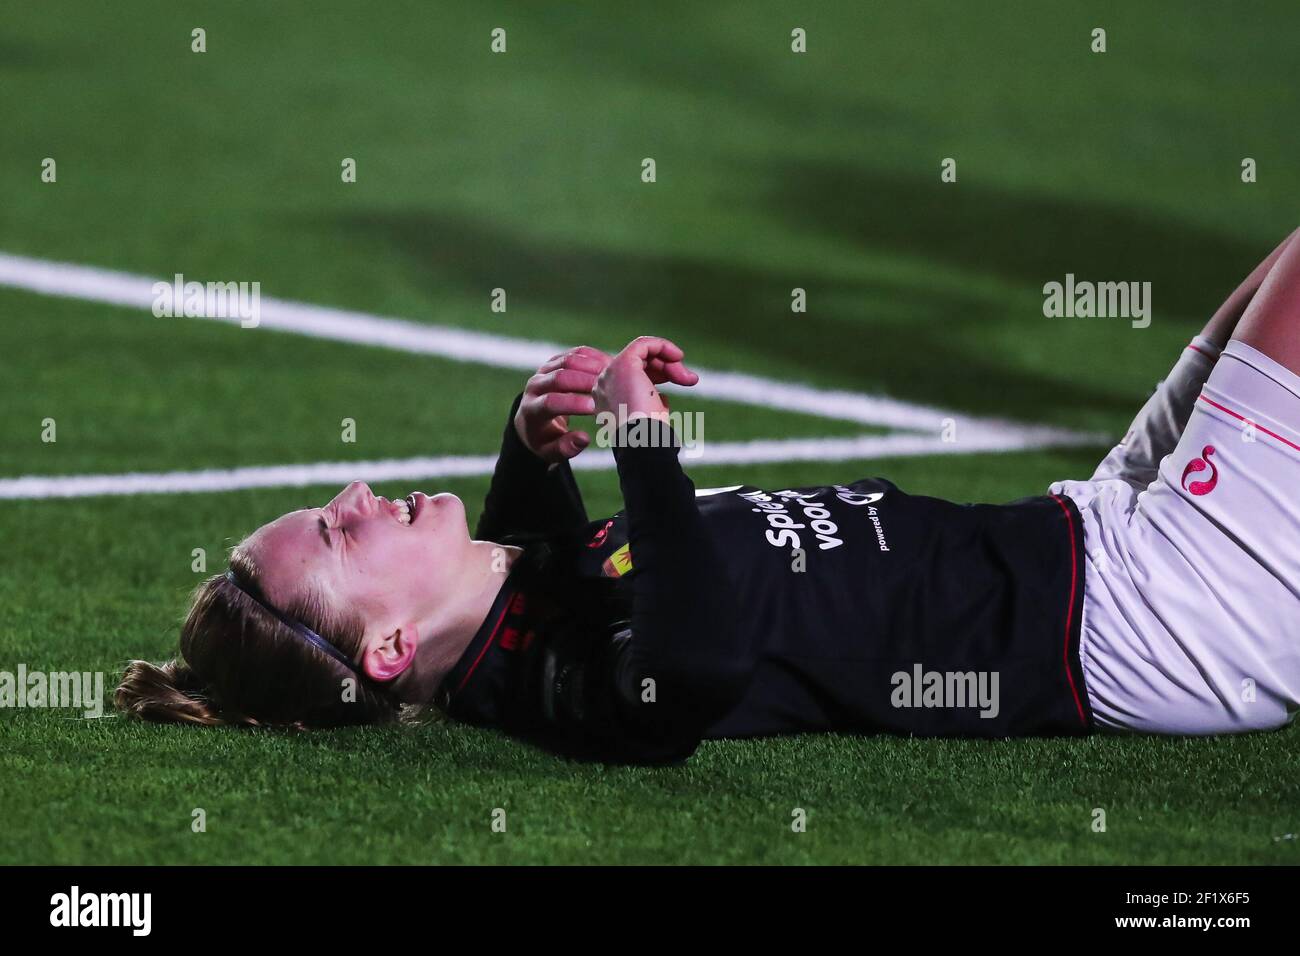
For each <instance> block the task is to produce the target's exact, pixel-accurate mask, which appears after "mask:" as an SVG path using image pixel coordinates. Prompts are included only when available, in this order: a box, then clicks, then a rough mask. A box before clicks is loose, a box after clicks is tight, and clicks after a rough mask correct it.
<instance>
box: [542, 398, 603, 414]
mask: <svg viewBox="0 0 1300 956" xmlns="http://www.w3.org/2000/svg"><path fill="white" fill-rule="evenodd" d="M538 401H539V403H540V405H541V407H542V408H543V409H545V410H546V412H547V413H548V414H551V415H593V414H595V412H596V400H595V399H594V398H592V397H591V396H590V395H582V394H578V393H576V392H547V393H546V394H545V395H542V396H541V397H540V398H539V399H538Z"/></svg>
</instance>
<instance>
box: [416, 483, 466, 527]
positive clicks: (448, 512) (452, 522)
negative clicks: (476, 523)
mask: <svg viewBox="0 0 1300 956" xmlns="http://www.w3.org/2000/svg"><path fill="white" fill-rule="evenodd" d="M421 504H422V505H423V508H422V509H421V510H420V511H419V513H418V515H417V517H416V524H417V526H418V525H419V524H420V523H425V524H426V527H427V528H428V529H429V532H430V533H431V534H435V535H438V536H439V537H442V536H444V535H452V536H459V535H461V534H464V535H466V536H468V535H469V528H468V522H467V519H466V515H465V503H464V502H463V501H461V500H460V499H459V498H458V497H456V496H455V495H453V494H451V493H450V492H446V491H444V492H440V493H439V494H436V495H434V496H433V497H431V498H426V499H425V500H424V501H423V502H421Z"/></svg>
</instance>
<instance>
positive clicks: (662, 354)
mask: <svg viewBox="0 0 1300 956" xmlns="http://www.w3.org/2000/svg"><path fill="white" fill-rule="evenodd" d="M685 358H686V353H685V352H683V351H682V350H681V348H679V347H678V346H677V345H676V344H675V343H673V342H670V341H669V340H668V339H664V338H659V337H658V336H654V335H643V336H641V337H640V338H636V339H633V340H632V341H631V342H629V343H628V345H627V347H626V348H625V349H623V351H621V352H619V353H618V355H616V356H614V358H612V359H611V360H610V361H609V363H608V364H607V365H606V366H605V369H604V370H603V371H602V372H601V373H600V375H599V377H598V378H597V380H596V385H595V389H594V390H593V392H592V395H593V397H594V398H595V408H596V412H597V413H603V412H608V413H612V414H615V415H618V416H620V417H624V416H625V417H626V418H629V419H630V418H633V417H636V416H638V415H650V416H652V417H654V418H665V417H666V416H667V414H668V403H667V402H666V401H664V398H663V396H662V395H660V394H659V389H657V388H656V387H655V386H656V385H662V384H663V383H665V382H672V383H673V384H674V385H686V386H690V385H694V384H695V383H696V382H698V381H699V380H700V377H699V376H698V375H696V374H695V373H694V372H692V371H691V370H690V369H688V368H687V367H686V365H685V363H684V361H683V360H684V359H685Z"/></svg>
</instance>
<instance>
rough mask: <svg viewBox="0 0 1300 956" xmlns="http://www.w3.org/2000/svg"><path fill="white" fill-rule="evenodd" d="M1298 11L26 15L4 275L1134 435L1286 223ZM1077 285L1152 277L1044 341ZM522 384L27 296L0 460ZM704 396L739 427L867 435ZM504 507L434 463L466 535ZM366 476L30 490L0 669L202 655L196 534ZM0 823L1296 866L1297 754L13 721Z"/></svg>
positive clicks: (219, 460)
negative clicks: (40, 273)
mask: <svg viewBox="0 0 1300 956" xmlns="http://www.w3.org/2000/svg"><path fill="white" fill-rule="evenodd" d="M548 6H549V7H550V8H551V9H549V10H548V9H546V7H548ZM128 9H129V12H127V10H128ZM498 26H500V27H505V28H506V29H507V31H508V52H507V53H506V54H504V55H494V54H492V53H491V52H490V50H489V32H490V30H491V29H492V28H494V27H498ZM1098 26H1100V27H1104V28H1105V29H1106V30H1107V35H1108V51H1107V52H1106V53H1104V54H1094V53H1092V52H1090V49H1089V44H1090V32H1091V30H1092V29H1093V28H1094V27H1098ZM195 27H202V28H204V29H205V30H206V31H207V52H206V53H202V54H197V53H192V52H191V50H190V35H191V34H190V31H191V30H192V29H193V28H195ZM795 27H802V28H804V29H806V30H807V35H808V53H806V54H803V55H797V54H794V53H792V52H791V50H790V31H791V29H793V28H795ZM1298 27H1300V11H1298V10H1297V9H1296V8H1295V5H1294V4H1293V3H1289V2H1276V3H1257V4H1252V5H1251V6H1250V8H1249V11H1248V12H1246V11H1234V10H1232V9H1230V8H1228V7H1227V6H1225V5H1223V4H1219V3H1210V2H1195V3H1191V2H1187V3H1178V4H1174V3H1167V4H1155V3H1149V2H1139V3H1134V2H1125V3H1119V2H1114V3H1099V4H1088V5H1084V4H1077V3H1023V4H1016V3H1002V2H1000V3H996V4H995V3H982V4H975V3H957V2H947V3H930V2H917V0H898V2H894V0H891V2H876V3H871V4H860V3H848V2H845V3H834V4H831V3H826V4H814V5H811V6H810V7H809V8H808V9H806V10H804V9H798V10H796V9H795V8H793V7H791V5H789V4H778V3H719V4H711V5H708V7H707V9H706V8H705V7H704V5H700V4H686V3H681V4H678V3H660V4H652V5H638V6H635V7H634V6H632V5H622V4H620V5H605V6H597V5H591V6H590V8H588V7H587V6H586V5H582V6H580V5H576V4H563V5H561V4H554V5H542V4H536V3H533V4H524V3H512V4H494V5H486V6H485V5H482V4H474V3H468V2H467V3H454V4H427V3H414V2H402V3H385V4H382V5H366V4H342V3H325V4H321V3H314V4H306V3H276V4H255V3H225V4H221V5H211V4H203V3H189V2H167V3H162V2H148V3H143V2H141V3H133V4H131V5H130V6H129V8H117V7H113V6H112V5H104V4H98V3H92V2H89V0H84V2H75V3H72V2H62V0H54V2H50V3H46V4H30V5H19V6H15V7H13V8H12V9H10V10H8V11H7V12H6V15H5V18H4V23H3V25H2V26H0V197H3V198H0V253H10V254H18V255H24V256H31V257H39V258H43V259H51V260H58V261H66V262H73V263H80V264H87V265H94V266H99V267H103V268H107V269H114V270H121V271H126V272H132V273H137V274H142V275H157V276H171V275H173V274H174V273H177V272H180V273H184V274H186V275H187V277H192V278H199V279H203V280H206V279H214V278H215V279H230V280H235V281H239V280H246V281H254V280H256V281H259V282H261V284H262V291H263V294H264V295H267V296H276V297H279V298H284V299H291V300H301V301H307V302H312V303H317V304H321V305H328V306H336V307H342V308H348V309H356V310H359V311H365V312H372V313H377V314H380V315H385V316H394V317H400V318H405V319H408V320H414V321H424V322H431V323H436V324H439V325H452V326H460V327H465V328H471V329H478V330H483V331H489V332H496V333H501V334H504V335H510V336H516V337H520V338H526V339H546V340H552V341H561V342H571V343H574V344H577V343H579V342H586V343H589V344H593V345H598V346H602V347H606V348H615V347H618V346H620V345H621V344H622V343H623V342H624V341H626V340H627V339H628V338H630V337H632V336H634V335H637V334H641V333H643V332H656V333H660V334H665V335H669V336H672V337H674V338H675V339H676V340H677V341H678V342H680V343H681V344H682V345H683V346H684V347H685V348H686V349H687V352H688V355H689V357H690V358H691V359H692V360H694V361H696V362H698V363H699V364H701V365H704V366H707V367H710V368H717V369H734V370H740V371H746V372H750V373H754V374H759V375H764V376H769V377H772V378H777V379H782V380H788V381H791V382H799V383H805V384H811V385H817V386H822V387H827V388H843V389H850V390H855V391H861V392H869V393H878V394H885V395H890V396H893V397H896V398H900V399H905V400H908V401H913V402H920V403H925V404H931V405H942V406H951V407H954V408H958V409H962V410H965V411H968V412H971V413H978V414H983V415H992V416H1003V417H1007V418H1013V419H1022V420H1025V421H1028V422H1032V423H1050V424H1055V425H1061V426H1067V427H1070V428H1075V429H1079V430H1086V431H1101V432H1105V433H1107V434H1111V435H1116V436H1118V435H1119V434H1120V433H1122V430H1123V428H1124V427H1125V426H1126V424H1127V422H1128V420H1129V418H1130V417H1131V416H1132V414H1133V412H1134V411H1135V410H1136V409H1137V407H1138V406H1139V405H1140V404H1141V402H1142V401H1143V400H1144V398H1145V396H1146V395H1147V394H1148V392H1149V390H1150V388H1151V387H1152V386H1153V385H1154V383H1155V382H1156V380H1157V379H1158V378H1159V377H1160V376H1161V375H1162V374H1163V373H1164V371H1165V370H1166V369H1167V368H1168V366H1169V365H1171V364H1172V362H1173V361H1174V359H1175V358H1176V356H1177V354H1178V352H1179V349H1180V347H1181V346H1182V345H1183V344H1184V342H1185V341H1186V339H1187V338H1188V337H1189V336H1190V335H1191V334H1192V333H1194V332H1195V331H1197V330H1198V329H1199V327H1200V324H1201V323H1202V322H1203V321H1204V319H1205V318H1206V317H1207V316H1208V315H1209V314H1210V313H1211V312H1212V311H1213V309H1214V308H1215V307H1216V306H1217V305H1218V304H1219V302H1220V301H1221V300H1222V298H1223V297H1224V295H1226V293H1227V292H1228V291H1230V290H1231V288H1232V287H1233V286H1234V285H1235V284H1236V282H1237V281H1238V280H1239V279H1240V278H1241V277H1242V276H1244V275H1245V274H1246V272H1247V271H1249V269H1250V268H1251V267H1252V266H1253V265H1254V264H1255V262H1256V261H1258V260H1259V259H1260V258H1262V257H1263V256H1264V255H1265V254H1266V253H1267V251H1268V250H1269V249H1271V248H1272V246H1273V245H1274V244H1275V243H1276V242H1277V241H1278V240H1279V239H1280V238H1281V237H1282V236H1283V235H1284V234H1285V233H1286V232H1288V231H1289V230H1291V229H1292V228H1294V227H1295V225H1296V218H1297V206H1296V202H1295V199H1296V196H1297V195H1300V163H1298V162H1297V157H1300V127H1298V126H1297V125H1296V123H1295V121H1294V120H1295V117H1296V116H1297V115H1298V109H1300V87H1297V85H1296V84H1295V83H1294V77H1295V74H1294V61H1295V42H1294V36H1295V33H1296V30H1297V28H1298ZM45 157H51V158H54V159H55V160H56V162H57V174H58V178H57V182H56V183H42V182H41V179H40V172H41V162H42V160H43V159H44V158H45ZM344 157H353V158H355V159H356V160H357V169H358V178H357V182H356V183H354V184H344V183H342V182H341V181H340V163H341V161H342V159H343V158H344ZM644 157H653V158H654V159H655V161H656V164H657V182H655V183H653V184H645V183H642V182H641V180H640V170H641V161H642V159H643V158H644ZM945 157H952V158H955V159H956V160H957V169H958V180H957V182H956V183H951V184H944V183H941V182H940V176H939V173H940V162H941V160H943V159H944V158H945ZM1245 157H1250V158H1253V159H1254V160H1255V161H1256V162H1257V164H1258V170H1259V179H1258V182H1256V183H1251V184H1246V183H1243V182H1242V181H1241V176H1240V169H1241V162H1242V160H1243V158H1245ZM1067 272H1072V273H1075V274H1076V275H1078V276H1080V277H1081V278H1093V279H1099V280H1100V279H1111V280H1138V281H1150V282H1152V284H1153V302H1154V321H1153V322H1152V324H1151V326H1150V328H1147V329H1134V328H1131V327H1130V325H1129V323H1128V322H1127V321H1123V320H1113V319H1112V320H1103V319H1091V320H1089V319H1074V320H1069V319H1046V318H1044V317H1043V315H1042V310H1041V306H1042V295H1041V288H1042V285H1043V283H1044V282H1047V281H1051V280H1053V279H1057V280H1059V279H1061V278H1062V277H1063V276H1064V275H1065V274H1066V273H1067ZM796 286H797V287H802V288H805V289H807V290H808V301H809V310H808V312H807V314H802V315H792V314H791V312H790V290H791V289H792V288H793V287H796ZM496 287H502V288H505V289H507V290H508V293H509V310H508V311H507V312H506V313H504V314H500V313H494V312H492V311H490V309H489V308H488V303H489V292H490V290H491V289H493V288H496ZM522 378H523V376H522V375H518V374H514V373H511V372H508V371H503V370H500V369H490V368H486V367H482V366H477V365H473V364H458V363H455V362H451V361H448V360H444V359H437V358H427V357H421V356H418V355H409V354H404V353H400V352H395V351H387V350H380V349H376V348H368V347H358V346H352V345H347V344H343V343H338V342H329V341H321V340H315V339H308V338H301V337H296V336H290V335H284V334H276V333H273V332H267V331H265V330H263V331H259V332H256V333H245V332H242V331H240V330H237V329H233V328H230V327H228V326H224V325H217V324H215V323H204V322H196V321H193V320H187V319H179V318H177V319H165V318H154V317H153V316H151V315H150V314H149V313H147V312H143V311H139V310H133V309H127V308H118V307H112V306H108V305H102V304H95V303H91V302H85V301H78V300H72V299H57V298H51V297H45V296H40V295H36V294H33V293H30V292H23V291H17V290H14V289H5V288H0V396H2V397H3V404H2V406H0V407H2V408H3V412H4V414H3V415H0V479H4V478H15V477H18V476H24V475H65V476H66V475H79V474H105V473H118V472H130V471H172V470H190V469H199V468H226V467H236V466H253V465H275V464H293V463H308V462H320V461H337V460H345V459H356V460H369V459H384V458H403V457H412V456H416V455H450V454H488V453H491V452H493V451H495V448H496V443H497V440H498V437H499V434H500V429H501V426H502V424H503V419H504V415H505V412H506V410H507V408H508V406H509V402H510V400H511V398H512V397H513V395H514V393H515V391H516V390H517V389H518V388H519V387H520V384H521V382H522ZM683 404H684V405H685V406H686V407H689V408H691V409H705V410H707V412H708V422H709V435H708V437H709V438H710V439H713V440H717V441H732V440H738V439H744V438H779V437H791V436H810V437H811V436H827V435H841V436H843V435H852V434H859V433H861V432H863V431H864V430H865V429H859V428H856V427H855V426H853V425H851V424H846V423H844V422H836V421H828V420H823V419H820V418H816V417H812V416H804V415H795V414H788V413H784V412H776V411H767V410H763V409H759V408H754V407H750V406H745V405H739V404H733V403H728V402H720V401H713V402H702V401H701V402H693V403H691V402H687V401H686V400H683ZM675 407H677V406H675ZM344 417H351V418H353V419H355V420H356V422H357V430H358V441H357V442H356V443H355V444H343V443H341V442H340V437H339V436H340V428H339V423H340V420H341V419H342V418H344ZM46 418H53V419H55V421H56V422H57V428H58V431H57V437H58V440H57V442H55V443H46V442H42V441H41V429H42V425H41V422H42V420H43V419H46ZM1103 452H1104V448H1101V447H1097V448H1071V449H1057V450H1050V449H1049V450H1041V451H1028V452H1016V453H1010V454H996V455H994V454H979V455H969V456H955V457H953V456H947V457H943V458H902V459H897V460H881V461H861V462H851V463H836V464H834V465H827V464H824V463H823V464H819V463H816V462H812V463H786V464H772V465H764V466H760V467H750V468H745V469H736V468H716V467H715V468H701V469H697V470H696V471H695V472H694V476H695V477H696V480H697V484H700V485H717V484H726V483H734V482H735V481H740V480H743V481H747V482H751V483H755V484H766V485H777V486H781V487H788V486H791V485H797V484H810V483H817V482H822V481H825V480H828V479H837V480H838V479H842V478H849V479H852V478H856V477H860V476H862V475H867V474H880V475H884V476H886V477H889V478H891V479H892V480H894V481H896V482H897V483H898V484H900V485H901V486H902V487H904V488H906V489H908V490H910V491H915V492H920V493H928V494H936V495H940V496H947V497H953V498H956V499H959V500H991V501H1000V500H1008V499H1011V498H1015V497H1019V496H1022V495H1027V494H1034V493H1041V492H1042V491H1043V490H1044V489H1045V487H1046V486H1047V484H1048V483H1049V482H1051V481H1053V480H1055V479H1058V478H1063V477H1084V476H1085V475H1086V474H1087V473H1088V472H1090V471H1091V469H1092V467H1093V465H1094V463H1095V461H1096V460H1097V459H1098V458H1099V457H1100V455H1101V454H1102V453H1103ZM581 481H582V483H583V486H584V490H585V491H586V493H587V497H588V506H589V510H590V511H591V513H592V514H593V515H596V514H601V513H607V512H609V511H612V510H614V509H616V508H617V507H618V506H619V502H618V497H617V484H616V482H615V478H614V476H613V475H612V474H610V473H608V472H601V473H593V474H585V475H583V476H582V477H581ZM486 484H487V481H486V478H472V479H471V478H466V479H457V480H455V481H450V482H446V483H445V487H446V488H447V490H451V491H454V492H456V493H457V494H459V495H461V496H462V497H463V498H464V499H465V500H466V502H467V504H468V505H469V507H470V512H471V517H472V516H473V514H474V513H476V511H477V508H478V505H479V502H480V501H481V496H482V493H483V491H484V490H485V488H486ZM336 490H337V489H336V488H327V487H319V488H308V489H303V488H272V489H266V490H256V491H251V490H250V491H232V492H222V493H205V494H173V495H145V496H135V497H86V498H70V499H66V500H57V501H51V500H8V501H0V670H8V671H13V670H15V669H16V668H17V666H18V664H20V663H23V664H25V665H26V666H27V667H28V668H29V669H31V670H74V669H75V670H79V671H84V670H90V671H95V670H98V671H105V672H110V673H112V672H115V671H120V668H121V664H122V662H123V661H124V660H126V659H127V658H129V657H136V656H143V657H149V658H151V659H155V660H160V659H163V658H164V657H168V656H170V655H171V654H172V653H173V651H174V648H175V643H176V634H177V625H178V621H179V618H180V616H181V615H182V613H183V611H184V607H185V602H186V597H187V594H188V592H189V590H190V589H191V588H192V587H193V586H194V584H195V583H196V579H197V578H198V575H196V574H195V573H194V572H193V571H191V567H190V564H191V552H192V550H193V549H194V548H204V549H206V551H207V553H208V554H209V556H210V557H212V559H213V561H214V564H219V563H220V562H221V560H222V558H221V557H220V556H221V555H222V553H223V551H224V549H226V548H228V547H230V546H231V545H233V544H234V543H235V542H236V541H238V540H239V539H240V538H241V537H242V536H243V535H244V534H246V533H248V532H249V531H251V530H252V529H254V528H255V527H257V526H258V525H259V524H261V523H263V522H265V521H267V520H269V519H271V518H273V517H275V516H276V515H278V514H280V513H282V512H283V511H285V510H288V509H290V508H294V507H300V506H303V505H306V504H316V503H321V502H322V501H323V500H325V499H326V498H328V497H329V496H331V495H332V494H334V492H335V491H336ZM376 490H377V491H378V492H379V493H381V494H394V493H396V494H404V493H405V492H406V491H407V490H409V487H407V486H405V485H402V486H397V485H394V486H379V487H377V489H376ZM431 490H432V489H431ZM109 690H110V688H108V687H106V692H108V691H109ZM497 807H501V808H504V809H506V811H507V813H508V821H509V825H508V831H507V832H506V833H504V834H501V833H493V832H492V830H491V829H490V822H491V813H492V811H493V809H494V808H497ZM795 807H801V808H804V809H805V810H806V811H807V814H808V830H807V832H806V833H802V834H797V833H793V832H791V828H790V821H791V812H792V810H793V809H794V808H795ZM195 808H203V809H204V810H205V811H206V813H207V832H206V833H202V834H196V833H193V832H191V813H192V811H193V810H194V809H195ZM1094 808H1104V809H1105V811H1106V818H1107V829H1106V832H1105V833H1094V832H1092V829H1091V823H1092V819H1093V810H1094ZM0 819H2V820H3V821H4V825H3V826H2V827H0V862H8V863H237V862H243V863H352V864H356V863H510V862H521V863H547V862H550V863H583V862H606V863H610V862H614V863H677V862H690V863H705V862H736V863H739V862H759V863H865V862H879V863H1296V862H1298V861H1300V841H1297V840H1296V839H1295V838H1294V836H1293V835H1294V834H1296V833H1297V832H1300V734H1298V733H1297V732H1296V731H1295V730H1294V729H1293V730H1288V731H1282V732H1278V733H1274V734H1269V735H1262V736H1254V737H1243V738H1235V739H1197V740H1181V739H1118V738H1105V737H1097V738H1091V739H1087V740H1083V741H1077V740H1071V741H1054V740H1029V741H1024V740H1022V741H1009V742H964V741H930V740H909V739H896V738H887V737H881V738H855V737H848V736H823V737H795V738H788V739H779V740H769V741H749V742H712V743H706V744H705V745H704V746H703V747H702V748H701V750H700V751H699V753H698V754H697V755H696V756H695V757H694V758H693V759H692V760H691V761H690V762H689V763H688V764H687V765H685V766H682V767H674V768H667V769H645V768H622V767H618V768H615V767H601V766H591V765H580V764H574V763H570V762H566V761H563V760H560V759H557V758H554V757H551V756H549V755H547V754H544V753H541V752H539V751H536V750H533V749H530V748H528V747H526V746H524V745H521V744H517V743H513V742H511V741H509V740H506V739H504V738H502V737H500V736H498V735H496V734H494V733H490V732H486V731H481V730H476V729H469V728H464V727H460V726H456V725H452V724H448V723H432V724H428V725H422V726H418V727H408V728H383V729H350V730H346V731H339V732H329V733H312V734H293V733H282V732H274V731H265V732H263V731H259V732H228V731H201V730H193V729H184V728H177V727H158V726H146V725H141V724H135V723H128V722H126V721H124V720H122V719H120V718H118V717H115V716H113V717H106V718H105V719H101V720H96V721H88V720H82V719H78V718H77V717H76V716H75V715H74V714H73V713H72V712H69V711H58V710H44V711H35V710H16V709H15V710H0ZM1288 835H1292V836H1290V837H1288Z"/></svg>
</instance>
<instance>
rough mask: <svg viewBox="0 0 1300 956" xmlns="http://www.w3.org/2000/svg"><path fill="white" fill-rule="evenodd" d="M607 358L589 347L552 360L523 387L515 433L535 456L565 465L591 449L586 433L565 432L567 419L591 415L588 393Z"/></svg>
mask: <svg viewBox="0 0 1300 956" xmlns="http://www.w3.org/2000/svg"><path fill="white" fill-rule="evenodd" d="M609 363H610V357H609V356H608V355H606V354H605V353H604V352H602V351H601V350H600V349H594V348H592V347H591V346H589V345H580V346H578V347H577V348H573V349H569V350H568V351H567V352H561V353H560V354H559V355H553V356H551V358H549V359H548V360H547V361H546V362H545V363H544V364H543V365H542V366H541V368H539V369H538V370H537V374H536V375H534V376H533V377H532V378H530V379H529V380H528V384H527V385H526V386H525V387H524V397H523V399H522V400H521V401H520V403H519V411H518V412H516V413H515V432H516V434H518V435H519V440H520V441H522V442H523V443H524V446H525V447H527V448H528V450H529V451H531V452H532V453H533V454H534V455H536V456H537V457H538V458H540V459H542V460H543V461H546V462H550V463H552V464H554V463H555V462H560V461H566V460H567V459H569V458H572V457H573V456H575V455H577V454H578V453H579V452H580V451H582V450H583V449H584V448H586V447H587V446H588V445H589V444H591V436H590V435H588V434H587V433H586V432H585V431H575V430H570V428H569V416H570V415H591V414H593V413H594V412H595V411H596V403H595V400H594V399H593V398H592V395H591V392H592V389H593V388H594V387H595V384H596V379H597V377H598V376H599V375H600V373H601V372H603V371H604V370H605V367H606V366H608V365H609Z"/></svg>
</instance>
